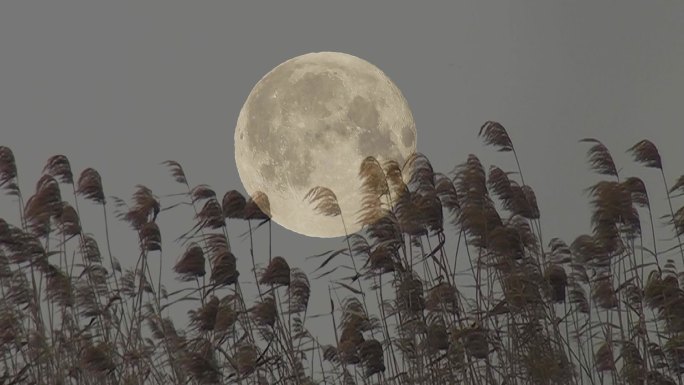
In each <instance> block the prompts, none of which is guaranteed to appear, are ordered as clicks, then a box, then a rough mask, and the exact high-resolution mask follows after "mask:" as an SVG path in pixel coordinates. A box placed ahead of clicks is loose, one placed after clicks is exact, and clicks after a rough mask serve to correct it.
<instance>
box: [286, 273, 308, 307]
mask: <svg viewBox="0 0 684 385" xmlns="http://www.w3.org/2000/svg"><path fill="white" fill-rule="evenodd" d="M287 293H288V295H289V301H288V304H289V309H288V311H289V312H290V313H300V312H303V311H306V309H307V307H308V306H309V297H310V296H311V286H310V284H309V279H308V278H307V276H306V273H304V271H302V270H301V269H298V268H292V269H290V283H289V285H288V288H287Z"/></svg>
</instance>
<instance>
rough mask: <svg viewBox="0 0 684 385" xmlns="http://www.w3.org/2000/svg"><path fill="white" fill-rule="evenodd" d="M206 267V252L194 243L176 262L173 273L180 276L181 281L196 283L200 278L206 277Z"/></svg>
mask: <svg viewBox="0 0 684 385" xmlns="http://www.w3.org/2000/svg"><path fill="white" fill-rule="evenodd" d="M205 265H206V259H205V258H204V251H203V250H202V248H201V247H200V246H199V245H198V244H197V243H195V242H192V243H191V244H190V245H188V247H187V249H186V250H185V252H184V253H183V256H181V258H180V260H178V262H176V265H175V266H174V267H173V271H175V272H176V274H178V275H180V277H179V279H180V280H181V281H194V280H195V279H196V278H198V277H204V275H205V274H206V270H205Z"/></svg>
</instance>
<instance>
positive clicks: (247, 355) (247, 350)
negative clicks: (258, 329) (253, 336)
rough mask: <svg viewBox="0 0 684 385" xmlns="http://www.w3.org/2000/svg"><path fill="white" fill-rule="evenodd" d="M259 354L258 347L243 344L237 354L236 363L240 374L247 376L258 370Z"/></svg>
mask: <svg viewBox="0 0 684 385" xmlns="http://www.w3.org/2000/svg"><path fill="white" fill-rule="evenodd" d="M258 357H259V352H258V351H257V348H256V346H254V345H252V344H249V343H242V344H240V345H239V346H238V347H237V350H236V352H235V357H234V359H235V363H236V365H237V371H238V374H240V375H241V376H247V375H249V374H251V373H253V372H254V370H256V367H257V359H258Z"/></svg>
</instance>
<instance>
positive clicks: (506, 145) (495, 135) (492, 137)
mask: <svg viewBox="0 0 684 385" xmlns="http://www.w3.org/2000/svg"><path fill="white" fill-rule="evenodd" d="M477 136H478V137H483V138H484V141H485V143H486V144H487V145H491V146H494V147H497V150H498V151H502V152H507V151H513V142H511V138H510V137H509V136H508V133H507V132H506V129H505V128H504V127H503V126H502V125H501V123H499V122H494V121H491V120H488V121H486V122H485V123H484V124H483V125H482V127H480V132H479V133H478V134H477Z"/></svg>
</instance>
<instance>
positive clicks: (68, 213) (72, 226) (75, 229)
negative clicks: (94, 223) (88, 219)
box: [57, 202, 81, 238]
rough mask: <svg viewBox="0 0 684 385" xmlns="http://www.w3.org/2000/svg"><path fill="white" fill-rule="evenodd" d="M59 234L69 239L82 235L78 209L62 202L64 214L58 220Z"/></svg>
mask: <svg viewBox="0 0 684 385" xmlns="http://www.w3.org/2000/svg"><path fill="white" fill-rule="evenodd" d="M57 222H58V225H59V232H60V233H61V234H62V235H64V236H65V237H67V238H71V237H74V236H76V235H78V234H80V233H81V220H80V219H79V217H78V213H77V212H76V209H74V208H73V206H71V205H70V204H69V203H67V202H62V213H61V215H60V216H59V218H58V220H57Z"/></svg>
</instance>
